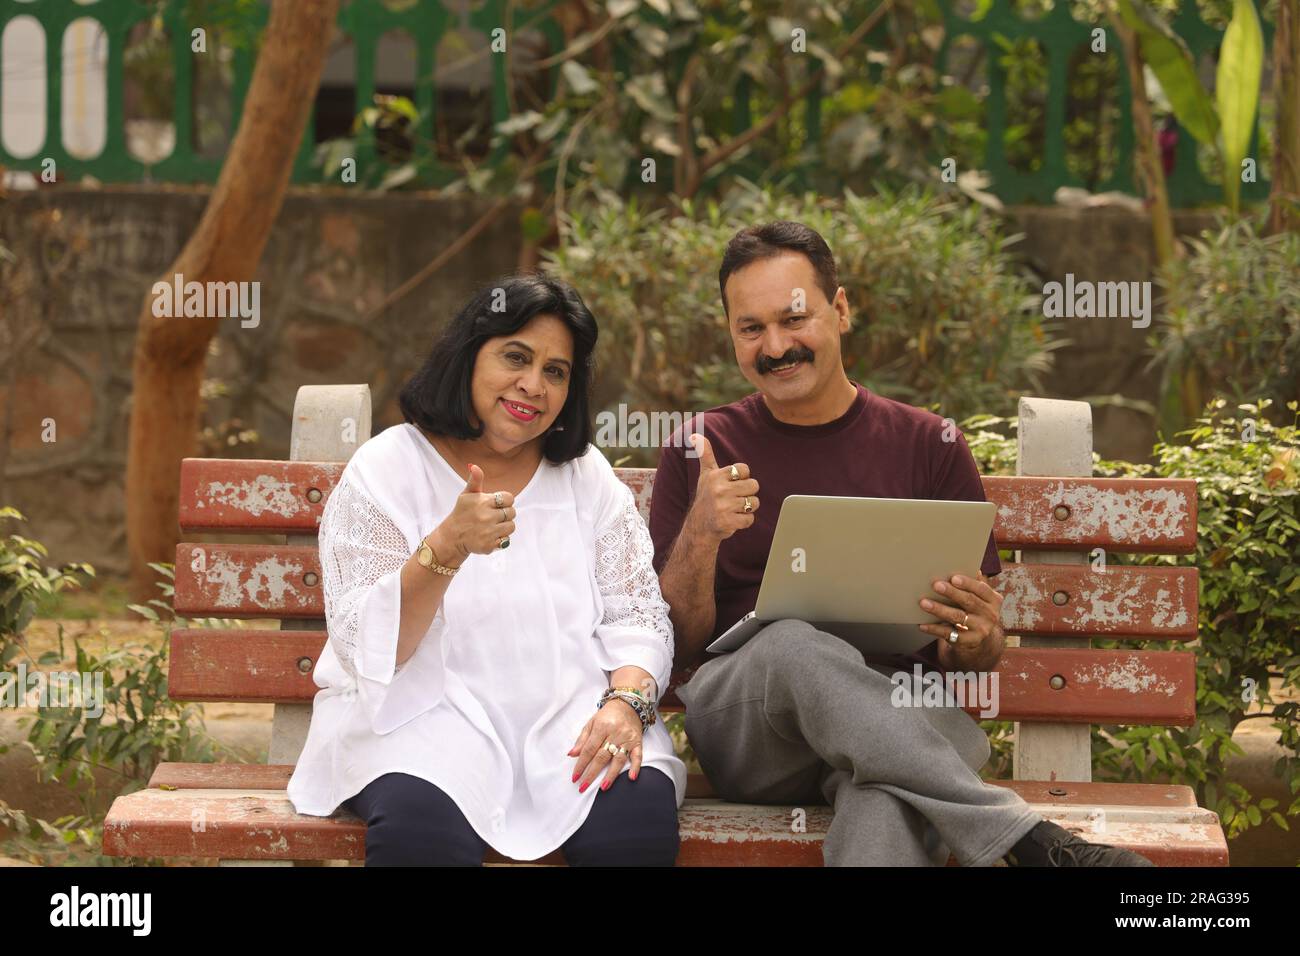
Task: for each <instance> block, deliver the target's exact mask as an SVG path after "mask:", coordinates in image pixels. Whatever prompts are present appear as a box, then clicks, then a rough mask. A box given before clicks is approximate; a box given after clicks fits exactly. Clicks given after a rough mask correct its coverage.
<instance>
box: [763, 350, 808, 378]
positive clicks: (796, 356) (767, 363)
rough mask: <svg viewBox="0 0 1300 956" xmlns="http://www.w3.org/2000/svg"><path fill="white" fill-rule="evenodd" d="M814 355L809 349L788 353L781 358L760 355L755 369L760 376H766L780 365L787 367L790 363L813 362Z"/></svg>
mask: <svg viewBox="0 0 1300 956" xmlns="http://www.w3.org/2000/svg"><path fill="white" fill-rule="evenodd" d="M812 360H813V353H812V352H810V351H808V350H807V349H800V350H799V351H798V352H786V353H785V354H784V355H782V356H781V357H780V358H775V359H770V358H768V357H767V356H766V355H760V356H759V357H758V361H757V362H755V363H754V368H755V369H756V370H757V371H758V374H759V375H766V374H767V373H768V372H770V371H772V369H773V368H775V367H776V366H778V365H785V364H787V363H789V362H811V361H812Z"/></svg>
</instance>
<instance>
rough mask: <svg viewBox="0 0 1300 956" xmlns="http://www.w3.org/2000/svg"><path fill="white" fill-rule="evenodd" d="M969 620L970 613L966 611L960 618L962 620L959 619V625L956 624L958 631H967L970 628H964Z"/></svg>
mask: <svg viewBox="0 0 1300 956" xmlns="http://www.w3.org/2000/svg"><path fill="white" fill-rule="evenodd" d="M969 620H970V611H967V612H966V613H965V615H964V616H963V617H962V619H961V623H960V624H958V625H957V627H958V628H959V629H960V630H963V631H969V630H970V628H969V627H967V626H966V622H967V621H969Z"/></svg>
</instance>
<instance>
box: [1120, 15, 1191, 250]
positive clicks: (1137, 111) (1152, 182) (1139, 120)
mask: <svg viewBox="0 0 1300 956" xmlns="http://www.w3.org/2000/svg"><path fill="white" fill-rule="evenodd" d="M1110 26H1111V29H1112V30H1114V31H1115V35H1116V36H1118V37H1119V40H1120V45H1121V46H1123V47H1124V65H1125V67H1126V69H1127V71H1128V79H1129V109H1130V110H1131V112H1132V116H1133V139H1134V149H1135V150H1136V152H1137V159H1136V161H1135V163H1134V166H1135V167H1136V169H1135V172H1136V173H1137V185H1138V189H1139V190H1141V192H1142V195H1143V196H1144V197H1146V201H1147V213H1148V215H1150V216H1151V236H1152V239H1153V240H1154V241H1155V247H1156V271H1157V272H1162V271H1164V269H1165V267H1167V266H1168V265H1170V264H1171V263H1172V262H1173V261H1174V258H1175V256H1176V255H1177V247H1176V245H1175V241H1174V217H1173V214H1172V213H1171V212H1170V211H1169V193H1168V191H1167V190H1166V189H1165V171H1164V169H1163V168H1162V167H1161V165H1160V153H1159V151H1158V150H1157V149H1156V137H1155V121H1154V120H1153V119H1152V117H1151V101H1150V100H1149V99H1148V98H1147V84H1146V76H1145V75H1144V74H1143V72H1142V53H1141V49H1140V47H1139V43H1140V42H1141V41H1140V40H1139V39H1138V35H1137V34H1136V33H1134V32H1133V31H1132V30H1131V29H1129V27H1128V24H1126V23H1125V22H1124V21H1123V19H1121V18H1120V17H1119V16H1118V15H1117V14H1115V13H1114V12H1112V13H1111V14H1110Z"/></svg>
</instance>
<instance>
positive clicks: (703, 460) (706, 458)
mask: <svg viewBox="0 0 1300 956" xmlns="http://www.w3.org/2000/svg"><path fill="white" fill-rule="evenodd" d="M691 440H692V441H693V442H694V443H695V452H696V454H697V455H698V456H699V459H700V477H701V478H703V477H704V472H705V470H708V471H715V470H717V467H718V459H716V458H714V457H713V445H712V444H710V442H709V440H708V439H707V438H705V437H704V436H703V435H698V434H697V435H692V436H691Z"/></svg>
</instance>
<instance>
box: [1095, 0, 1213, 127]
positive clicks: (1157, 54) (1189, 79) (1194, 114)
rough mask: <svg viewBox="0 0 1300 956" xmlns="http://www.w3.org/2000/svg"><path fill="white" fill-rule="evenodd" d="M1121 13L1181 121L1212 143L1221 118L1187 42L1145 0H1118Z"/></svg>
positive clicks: (1143, 57)
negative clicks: (1202, 80) (1136, 36)
mask: <svg viewBox="0 0 1300 956" xmlns="http://www.w3.org/2000/svg"><path fill="white" fill-rule="evenodd" d="M1119 13H1120V16H1121V17H1122V18H1123V19H1124V22H1125V23H1127V24H1128V25H1129V27H1130V28H1131V29H1132V30H1133V31H1134V32H1135V33H1136V34H1137V35H1138V42H1139V45H1140V47H1141V51H1142V60H1143V61H1144V62H1145V63H1146V64H1147V66H1149V67H1151V71H1152V72H1153V73H1155V75H1156V79H1158V80H1159V81H1160V87H1161V89H1163V90H1164V91H1165V95H1166V96H1167V97H1169V105H1170V106H1171V107H1172V108H1173V111H1174V116H1176V117H1177V118H1178V122H1179V123H1181V124H1182V125H1183V129H1185V130H1187V132H1189V133H1190V134H1191V135H1192V136H1193V137H1194V138H1195V139H1196V140H1197V141H1198V142H1201V143H1205V144H1207V145H1211V146H1213V145H1214V144H1215V142H1216V139H1215V137H1216V135H1217V134H1218V131H1219V118H1218V117H1217V116H1216V115H1215V113H1214V104H1213V103H1212V102H1210V95H1209V93H1207V92H1206V90H1205V87H1204V86H1202V85H1201V81H1200V78H1199V77H1197V75H1196V62H1195V60H1193V59H1192V52H1191V51H1190V50H1189V49H1187V44H1186V43H1184V42H1183V39H1182V37H1180V36H1179V35H1178V34H1176V33H1175V32H1174V31H1173V30H1172V29H1171V28H1170V27H1169V25H1168V24H1167V23H1165V21H1164V20H1162V19H1160V17H1159V15H1157V14H1156V13H1155V12H1154V11H1153V10H1152V9H1151V8H1150V7H1148V6H1147V5H1146V4H1145V3H1143V2H1142V0H1119Z"/></svg>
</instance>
